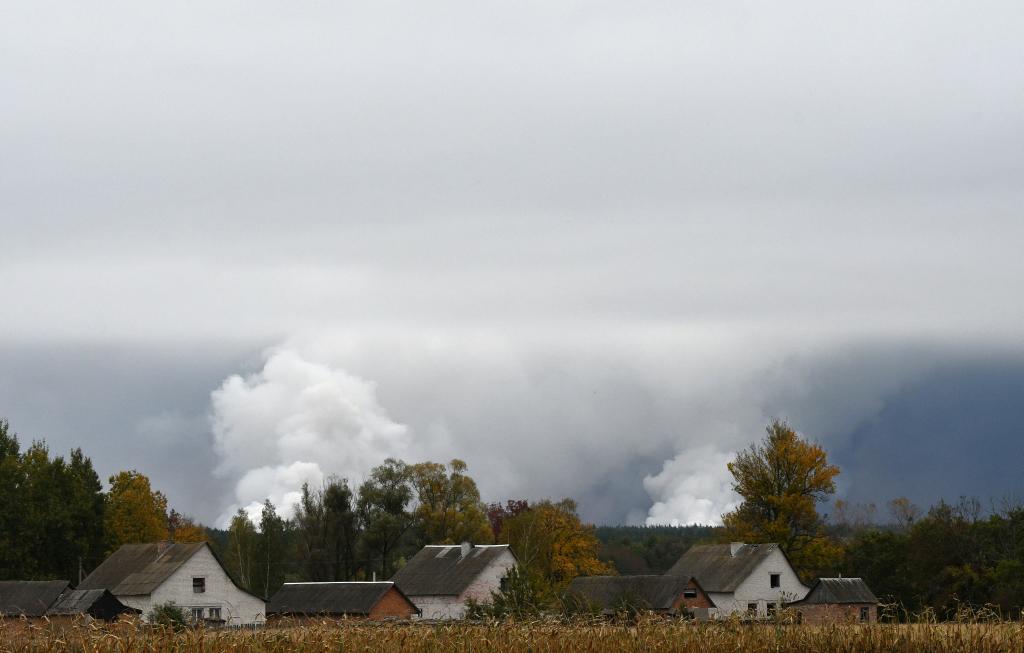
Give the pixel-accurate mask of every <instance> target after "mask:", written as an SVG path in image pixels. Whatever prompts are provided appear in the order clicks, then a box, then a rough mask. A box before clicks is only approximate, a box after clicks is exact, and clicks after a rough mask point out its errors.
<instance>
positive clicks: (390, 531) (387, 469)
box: [356, 458, 415, 578]
mask: <svg viewBox="0 0 1024 653" xmlns="http://www.w3.org/2000/svg"><path fill="white" fill-rule="evenodd" d="M413 492H414V490H413V488H412V483H411V481H410V475H409V466H408V465H406V464H405V463H404V462H402V461H401V460H396V459H394V458H388V459H387V460H385V461H384V464H382V465H379V466H378V467H374V468H373V470H372V471H371V472H370V478H369V479H368V480H367V481H366V482H364V483H363V484H362V485H361V486H359V500H358V501H357V503H356V512H357V514H358V515H359V523H360V525H361V526H362V529H363V533H362V536H361V537H360V538H359V550H360V553H361V556H362V557H364V558H365V559H367V560H368V562H369V565H370V569H371V570H375V569H377V568H379V569H380V572H381V576H382V578H389V577H390V576H391V574H392V573H393V572H394V568H393V565H394V559H393V558H394V554H395V551H396V549H398V547H399V546H400V545H401V543H402V541H403V539H404V538H405V537H406V535H407V533H408V532H409V529H410V528H411V527H412V525H413V523H414V521H415V520H414V517H413V515H412V513H410V512H409V510H408V506H409V503H410V502H411V501H412V498H413ZM378 562H379V567H378Z"/></svg>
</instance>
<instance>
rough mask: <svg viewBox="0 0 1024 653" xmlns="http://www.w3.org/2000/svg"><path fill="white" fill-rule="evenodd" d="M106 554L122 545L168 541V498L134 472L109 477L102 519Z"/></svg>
mask: <svg viewBox="0 0 1024 653" xmlns="http://www.w3.org/2000/svg"><path fill="white" fill-rule="evenodd" d="M104 525H105V530H106V536H107V547H108V548H107V550H108V552H113V551H115V550H116V549H117V548H118V547H120V546H121V545H122V544H136V543H141V542H159V541H161V540H166V539H167V498H166V497H164V495H163V493H161V492H159V491H154V490H153V488H152V487H151V486H150V484H149V478H148V477H146V476H145V475H144V474H140V473H139V472H137V471H134V470H132V471H127V472H120V473H118V474H117V475H115V476H111V477H110V492H108V493H107V504H106V511H105V517H104Z"/></svg>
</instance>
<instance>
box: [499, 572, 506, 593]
mask: <svg viewBox="0 0 1024 653" xmlns="http://www.w3.org/2000/svg"><path fill="white" fill-rule="evenodd" d="M498 589H499V590H500V591H502V592H507V591H508V576H502V577H501V580H500V581H498Z"/></svg>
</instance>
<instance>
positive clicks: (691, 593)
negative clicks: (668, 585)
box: [683, 587, 697, 599]
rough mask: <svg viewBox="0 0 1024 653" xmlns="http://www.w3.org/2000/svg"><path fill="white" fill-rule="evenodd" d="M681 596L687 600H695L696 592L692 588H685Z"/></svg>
mask: <svg viewBox="0 0 1024 653" xmlns="http://www.w3.org/2000/svg"><path fill="white" fill-rule="evenodd" d="M683 596H685V597H686V598H688V599H695V598H697V590H695V589H693V588H692V587H687V588H686V589H684V590H683Z"/></svg>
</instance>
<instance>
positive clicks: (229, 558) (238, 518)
mask: <svg viewBox="0 0 1024 653" xmlns="http://www.w3.org/2000/svg"><path fill="white" fill-rule="evenodd" d="M258 543H259V533H257V532H256V526H255V525H253V523H252V520H251V519H249V515H248V514H246V512H245V510H243V509H242V508H239V509H238V512H237V513H235V516H234V517H232V518H231V525H230V526H229V527H228V544H227V550H226V551H225V553H224V557H225V559H226V560H225V564H226V565H227V567H228V570H230V571H231V575H232V576H233V577H234V578H237V579H238V582H239V583H241V584H242V587H244V588H245V589H247V590H249V591H250V592H255V591H256V585H255V583H254V582H253V581H254V579H255V574H254V572H255V564H256V549H257V546H258Z"/></svg>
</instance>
